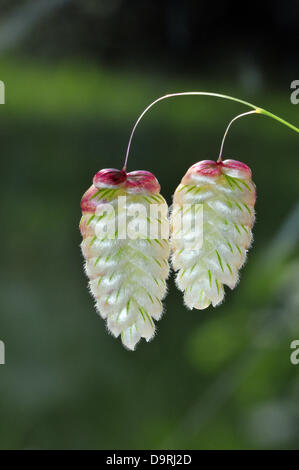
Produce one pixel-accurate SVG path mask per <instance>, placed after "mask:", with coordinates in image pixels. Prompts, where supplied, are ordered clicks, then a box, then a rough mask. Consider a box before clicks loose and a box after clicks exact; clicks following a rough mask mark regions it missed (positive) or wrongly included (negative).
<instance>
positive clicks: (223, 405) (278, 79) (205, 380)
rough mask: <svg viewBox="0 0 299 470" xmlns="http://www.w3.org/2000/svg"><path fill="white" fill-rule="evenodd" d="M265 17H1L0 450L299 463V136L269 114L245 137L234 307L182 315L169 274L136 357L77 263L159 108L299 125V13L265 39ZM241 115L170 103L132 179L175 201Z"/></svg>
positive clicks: (237, 131)
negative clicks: (88, 218) (176, 452)
mask: <svg viewBox="0 0 299 470" xmlns="http://www.w3.org/2000/svg"><path fill="white" fill-rule="evenodd" d="M50 3H51V7H50V6H49V4H50ZM183 3H184V5H182V4H183ZM267 3H268V2H264V4H263V7H261V8H260V11H259V12H258V11H256V12H254V11H251V16H250V15H249V16H247V17H244V16H243V14H241V12H239V14H240V16H239V21H237V22H236V24H237V25H238V26H237V27H236V28H235V29H234V28H233V24H232V23H231V24H230V23H229V21H230V18H231V16H230V14H231V8H230V2H227V8H226V9H223V8H221V9H220V10H219V11H217V12H216V11H215V12H214V13H213V12H212V9H211V7H208V6H207V5H208V4H207V5H206V4H205V2H173V3H171V2H165V6H164V5H163V6H157V5H160V3H158V2H151V1H146V2H139V3H138V2H129V1H121V0H119V1H113V2H112V1H111V2H108V1H107V2H103V1H99V2H94V1H86V2H83V1H79V0H77V1H62V0H61V1H57V0H55V1H53V2H48V1H46V0H42V1H39V2H35V1H33V0H30V1H29V0H28V1H10V2H8V1H2V2H1V4H0V11H1V13H2V15H1V29H0V52H1V56H0V79H1V80H2V81H4V83H5V86H6V104H5V105H1V106H0V120H1V126H0V137H1V201H2V230H1V237H2V242H1V247H2V253H1V268H0V273H1V283H0V299H1V311H0V340H2V341H4V342H5V345H6V365H2V366H0V448H1V449H31V448H32V449H104V448H105V449H240V448H242V449H247V448H249V449H260V448H271V449H272V448H273V449H280V448H298V442H299V406H298V405H299V365H298V366H295V365H292V364H291V363H290V354H291V349H290V343H291V341H293V340H294V339H299V294H298V292H299V276H298V274H299V252H298V243H297V242H298V229H299V205H298V170H299V160H298V144H299V136H298V134H296V133H295V132H292V131H291V130H290V129H288V128H286V127H283V126H281V125H280V124H279V123H277V122H275V121H271V120H270V119H267V118H266V117H262V116H250V117H247V118H244V120H241V121H239V122H238V123H236V124H235V125H234V127H233V128H232V130H231V132H230V134H229V136H228V139H227V141H226V145H225V150H224V156H225V158H234V159H238V160H241V161H244V162H246V163H247V164H249V165H250V167H251V168H252V171H253V177H254V181H255V183H256V185H257V190H258V200H257V207H256V208H257V220H256V225H255V228H254V236H255V242H254V245H253V247H252V249H251V251H250V253H249V257H248V262H247V264H246V266H245V268H244V269H243V270H242V275H241V282H240V284H239V285H238V286H237V288H236V289H235V290H234V291H233V292H227V295H226V300H225V303H224V304H223V305H221V306H220V307H218V308H216V309H213V308H209V309H208V310H205V311H196V310H194V311H187V310H186V309H185V308H184V306H183V303H182V297H181V294H180V293H179V292H178V291H177V290H176V288H175V286H174V282H173V278H172V277H171V279H170V280H169V294H168V296H167V298H166V301H165V315H164V317H163V319H162V320H161V321H160V322H159V324H158V334H157V336H156V337H155V339H154V340H153V341H152V342H151V343H148V344H147V343H145V342H144V341H143V342H141V343H140V344H139V345H138V348H137V350H136V352H134V353H132V352H128V351H126V350H125V349H124V348H123V347H122V346H121V343H120V341H119V340H115V339H114V338H112V336H109V335H108V334H107V332H106V329H105V324H104V322H103V321H102V320H101V319H100V318H99V316H98V315H97V314H96V312H95V309H94V307H93V301H92V298H91V297H90V295H89V293H88V290H87V279H86V277H85V275H84V272H83V260H82V256H81V253H80V249H79V244H80V233H79V229H78V224H79V220H80V199H81V196H82V194H83V192H84V191H85V190H86V189H87V188H88V187H89V185H90V184H91V179H92V177H93V175H94V174H95V173H96V172H97V171H98V170H100V169H102V168H105V167H116V168H121V166H122V164H123V159H124V154H125V149H126V145H127V141H128V138H129V132H130V130H131V127H132V125H133V123H134V121H135V120H136V118H137V116H138V115H139V114H140V112H141V111H142V110H143V109H144V107H145V106H147V105H148V104H149V103H150V102H151V101H153V100H154V99H155V98H156V97H158V96H160V95H163V94H165V93H168V92H175V91H186V90H206V91H214V92H220V93H227V94H232V95H234V96H237V97H239V98H242V99H245V100H248V101H252V102H253V103H255V104H257V105H259V106H261V107H264V108H266V109H268V110H270V111H272V112H274V113H276V114H278V115H280V116H281V117H284V118H285V119H287V120H288V121H290V122H292V123H294V124H295V125H297V126H299V115H298V111H299V105H297V106H296V105H292V104H291V102H290V92H291V91H290V82H291V81H292V80H295V79H299V72H298V57H299V55H298V50H297V52H296V51H295V50H294V44H295V37H296V34H297V33H296V31H297V29H296V28H297V26H296V25H298V17H299V15H298V11H299V10H298V5H297V4H296V3H295V2H289V4H288V5H286V6H285V7H284V8H283V7H281V5H282V3H281V2H280V6H279V2H271V5H272V9H271V14H270V16H269V14H268V21H267V23H265V24H264V28H263V23H262V20H263V19H264V18H266V15H267V13H269V11H268V10H267V8H266V7H265V4H267ZM141 4H142V7H141V6H140V5H141ZM269 5H270V2H269ZM296 5H297V7H296ZM243 7H244V6H242V8H243ZM289 9H290V10H289ZM237 13H238V12H237ZM254 14H256V15H260V16H257V18H260V22H259V21H256V25H255V26H256V34H255V30H254V29H253V27H252V24H251V19H252V17H253V16H254ZM245 16H246V15H245ZM295 20H296V21H295ZM241 22H243V26H244V27H243V30H242V31H241V26H240V24H241ZM244 22H245V24H244ZM239 23H240V24H239ZM219 25H222V29H220V30H219ZM263 30H264V31H263ZM225 31H226V32H227V34H226V35H225V34H224V32H225ZM270 32H271V35H269V34H270ZM268 33H269V34H268ZM288 45H289V47H288ZM244 111H246V108H244V106H241V105H238V104H236V103H230V102H226V101H221V100H217V99H215V98H210V97H184V98H177V99H172V100H168V101H164V102H162V103H160V104H158V105H157V106H156V107H155V108H153V109H152V110H151V111H150V112H149V113H148V115H147V116H146V117H145V118H144V120H143V122H142V123H141V125H140V127H138V129H137V132H136V135H135V138H134V141H133V144H132V149H131V155H130V160H129V170H130V171H132V170H137V169H144V170H149V171H152V172H153V173H154V174H155V175H156V176H157V177H158V179H159V182H160V184H161V187H162V194H163V195H164V196H165V197H166V199H167V201H168V203H169V204H171V201H172V194H173V192H174V190H175V188H176V186H177V185H178V183H179V181H180V179H181V177H182V176H183V174H184V173H185V171H186V170H187V169H188V167H189V166H190V165H191V164H193V163H194V162H196V161H198V160H201V159H216V158H217V157H218V152H219V146H220V142H221V138H222V135H223V132H224V130H225V126H226V124H227V123H228V121H229V120H230V119H231V118H232V117H233V116H234V115H236V114H238V113H240V112H244Z"/></svg>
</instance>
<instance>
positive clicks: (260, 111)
mask: <svg viewBox="0 0 299 470" xmlns="http://www.w3.org/2000/svg"><path fill="white" fill-rule="evenodd" d="M190 95H200V96H214V97H215V98H222V99H225V100H230V101H235V102H237V103H240V104H244V105H245V106H248V107H249V108H252V109H254V111H255V112H256V113H258V114H263V115H264V116H268V117H270V118H272V119H275V120H276V121H278V122H280V123H281V124H284V125H285V126H287V127H289V128H290V129H292V130H293V131H295V132H298V133H299V129H298V127H296V126H294V125H293V124H291V123H289V122H287V121H285V120H284V119H282V118H281V117H279V116H276V115H275V114H273V113H271V112H270V111H267V110H266V109H263V108H260V107H258V106H256V105H254V104H252V103H249V102H248V101H244V100H240V99H239V98H235V97H234V96H229V95H223V94H221V93H211V92H208V91H184V92H181V93H170V94H167V95H164V96H160V98H157V99H156V100H155V101H153V102H152V103H151V104H150V105H149V106H147V108H145V110H144V111H143V112H142V113H141V114H140V116H139V117H138V119H137V121H136V122H135V124H134V127H133V129H132V132H131V135H130V138H129V142H128V147H127V152H126V157H125V163H124V167H123V170H124V171H126V169H127V163H128V158H129V153H130V148H131V143H132V139H133V136H134V133H135V130H136V128H137V126H138V124H139V122H140V121H141V119H142V118H143V116H144V115H145V114H146V113H147V111H149V109H150V108H152V107H153V106H154V105H155V104H156V103H158V102H159V101H162V100H165V99H168V98H174V97H176V96H190ZM230 124H231V123H230ZM229 126H230V125H229Z"/></svg>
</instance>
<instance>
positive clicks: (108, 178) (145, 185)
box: [93, 168, 160, 193]
mask: <svg viewBox="0 0 299 470" xmlns="http://www.w3.org/2000/svg"><path fill="white" fill-rule="evenodd" d="M93 184H94V186H96V187H97V188H103V187H106V186H108V187H109V186H112V187H113V186H118V187H122V188H124V189H128V190H130V191H132V192H137V193H138V192H143V191H146V192H150V193H158V192H159V191H160V185H159V183H158V180H157V178H156V177H155V176H154V175H153V174H152V173H150V172H149V171H144V170H138V171H132V172H130V173H126V172H125V171H124V170H116V169H114V168H106V169H104V170H101V171H99V172H98V173H97V174H96V175H95V176H94V178H93Z"/></svg>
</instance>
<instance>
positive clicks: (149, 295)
mask: <svg viewBox="0 0 299 470" xmlns="http://www.w3.org/2000/svg"><path fill="white" fill-rule="evenodd" d="M81 209H82V213H83V215H82V219H81V222H80V230H81V234H82V237H83V241H82V243H81V249H82V253H83V255H84V258H85V271H86V274H87V276H88V278H89V287H90V291H91V293H92V295H93V297H94V299H95V302H96V308H97V310H98V312H99V313H100V315H101V316H102V318H104V319H105V320H106V322H107V328H108V330H109V331H110V332H111V333H112V334H113V335H114V336H115V337H118V336H119V335H121V339H122V342H123V344H124V346H125V347H127V348H128V349H131V350H134V349H135V346H136V344H137V342H138V341H139V340H140V338H145V339H146V341H149V340H150V339H151V338H152V337H153V336H154V333H155V324H154V320H159V319H160V318H161V315H162V310H163V307H162V302H161V301H162V299H163V297H164V296H165V293H166V282H165V281H166V278H167V276H168V272H169V265H168V257H169V241H168V233H169V222H168V218H167V211H168V208H167V204H166V202H165V200H164V198H163V197H162V196H161V195H160V185H159V183H158V181H157V179H156V178H155V176H154V175H153V174H152V173H149V172H147V171H134V172H131V173H126V172H125V171H120V170H114V169H105V170H101V171H99V172H98V173H97V174H96V175H95V177H94V179H93V185H92V186H91V187H90V188H89V189H88V191H87V192H86V193H85V194H84V196H83V198H82V201H81ZM137 226H138V230H137ZM141 226H142V227H143V230H141V229H140V227H141Z"/></svg>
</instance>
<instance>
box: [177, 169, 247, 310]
mask: <svg viewBox="0 0 299 470" xmlns="http://www.w3.org/2000/svg"><path fill="white" fill-rule="evenodd" d="M255 200H256V190H255V185H254V183H253V182H252V179H251V170H250V168H249V167H248V166H247V165H245V164H244V163H241V162H238V161H236V160H225V161H218V162H214V161H212V160H204V161H201V162H198V163H196V164H195V165H193V166H192V167H191V168H189V170H188V171H187V173H186V174H185V176H184V177H183V179H182V181H181V184H180V185H179V186H178V188H177V189H176V192H175V194H174V202H173V209H172V214H171V248H172V252H173V254H172V265H173V268H174V269H175V271H177V276H176V283H177V286H178V288H179V289H180V290H181V291H182V292H184V301H185V304H186V305H187V307H189V308H191V309H193V308H196V309H200V310H202V309H205V308H207V307H208V306H209V305H210V304H212V305H213V306H216V305H218V304H220V303H221V302H222V300H223V298H224V289H223V286H224V285H227V286H229V287H230V288H231V289H233V288H234V287H235V285H236V284H237V282H238V278H239V274H238V271H239V269H240V268H241V266H242V265H243V264H244V262H245V259H246V253H247V250H248V248H249V246H250V244H251V241H252V227H253V224H254V217H255V216H254V204H255ZM200 214H201V216H202V219H201V220H202V224H201V231H200V233H199V232H198V231H197V232H196V231H195V230H194V226H195V222H196V221H197V219H198V218H199V217H200Z"/></svg>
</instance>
